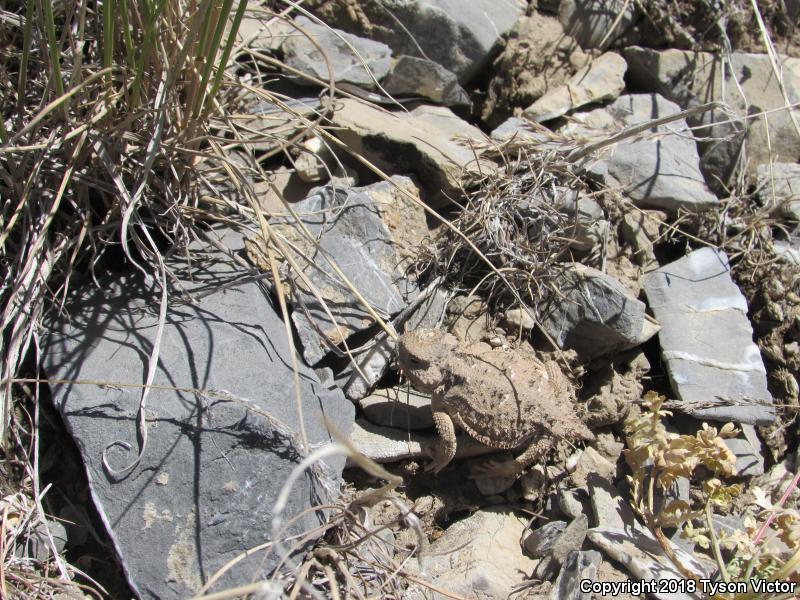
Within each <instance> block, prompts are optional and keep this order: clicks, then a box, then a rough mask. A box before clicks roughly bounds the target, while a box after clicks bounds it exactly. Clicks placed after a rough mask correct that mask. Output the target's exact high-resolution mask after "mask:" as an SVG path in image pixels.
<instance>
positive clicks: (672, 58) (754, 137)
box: [624, 46, 800, 181]
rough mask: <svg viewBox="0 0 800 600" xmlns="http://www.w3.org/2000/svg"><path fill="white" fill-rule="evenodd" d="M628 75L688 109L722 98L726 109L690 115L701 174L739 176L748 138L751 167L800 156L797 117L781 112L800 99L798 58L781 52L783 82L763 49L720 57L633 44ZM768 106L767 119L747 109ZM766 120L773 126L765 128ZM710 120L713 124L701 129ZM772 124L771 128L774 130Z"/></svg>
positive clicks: (627, 53) (626, 52)
mask: <svg viewBox="0 0 800 600" xmlns="http://www.w3.org/2000/svg"><path fill="white" fill-rule="evenodd" d="M624 55H625V58H626V60H627V61H628V79H629V80H630V82H631V83H633V84H635V85H636V86H637V87H638V88H640V89H645V90H648V91H653V92H658V93H659V94H661V95H662V96H665V97H666V98H668V99H669V100H672V101H673V102H677V103H678V104H679V105H680V106H681V107H682V108H688V107H690V106H694V105H697V104H703V103H706V102H712V101H716V102H719V103H720V106H719V107H718V108H716V109H714V110H710V111H706V112H704V113H702V114H700V115H697V116H695V117H693V118H691V119H690V124H691V125H692V126H693V127H698V128H697V129H695V130H694V133H695V135H696V136H698V138H706V141H704V142H702V143H701V144H700V146H701V154H702V157H703V159H702V165H703V171H704V172H705V173H707V175H709V181H714V178H715V177H718V178H720V179H721V180H722V181H726V180H728V178H729V177H730V176H731V175H732V174H733V173H735V167H736V166H737V165H738V164H739V159H740V153H741V149H742V143H743V142H744V143H745V144H746V150H745V151H746V156H747V164H748V170H749V171H750V173H751V174H752V172H753V171H755V169H756V167H757V165H759V164H764V163H768V162H770V161H777V162H794V161H796V160H797V157H798V156H800V136H798V135H797V132H796V130H795V125H794V123H793V120H792V115H791V114H790V111H788V110H780V109H781V108H783V107H784V106H785V105H786V100H785V99H784V96H783V91H782V90H781V83H782V84H783V86H784V89H785V91H786V95H787V97H788V100H789V103H797V102H800V58H789V57H786V56H782V55H778V62H779V65H778V68H779V69H780V71H781V78H780V82H781V83H779V82H778V78H777V77H775V72H774V70H773V67H772V63H771V59H770V57H769V56H768V55H767V54H765V53H760V54H750V53H746V52H733V53H730V54H728V55H726V56H724V57H723V56H718V55H715V54H712V53H710V52H696V51H693V50H677V49H667V50H653V49H651V48H640V47H636V46H630V47H627V48H625V50H624ZM762 111H769V113H768V114H767V115H766V118H765V117H763V116H760V117H758V118H753V119H747V120H745V117H746V116H747V115H748V114H755V113H760V112H762ZM767 123H768V125H767ZM701 125H708V126H709V127H700V126H701ZM768 128H769V129H768Z"/></svg>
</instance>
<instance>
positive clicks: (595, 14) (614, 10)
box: [558, 0, 636, 50]
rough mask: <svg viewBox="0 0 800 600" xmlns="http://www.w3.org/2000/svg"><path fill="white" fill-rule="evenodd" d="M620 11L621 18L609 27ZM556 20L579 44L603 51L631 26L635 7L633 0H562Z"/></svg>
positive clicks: (634, 18)
mask: <svg viewBox="0 0 800 600" xmlns="http://www.w3.org/2000/svg"><path fill="white" fill-rule="evenodd" d="M620 12H622V18H621V19H620V20H619V22H618V23H617V24H616V26H615V28H614V29H612V28H611V27H612V26H613V25H614V24H615V22H616V21H617V19H618V17H619V14H620ZM558 20H559V21H561V25H562V26H563V27H564V31H565V32H566V34H567V35H571V36H572V37H574V38H575V39H576V40H577V41H578V43H579V44H580V45H581V47H583V48H585V49H587V50H588V49H589V48H599V49H600V50H605V49H606V48H608V47H609V46H611V44H612V43H613V42H614V40H616V39H617V38H619V37H622V36H623V35H624V34H625V33H626V32H628V31H629V30H630V29H631V27H632V26H633V24H634V23H635V21H636V7H635V3H634V2H625V1H624V0H561V2H560V4H559V10H558Z"/></svg>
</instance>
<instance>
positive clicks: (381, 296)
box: [270, 176, 428, 364]
mask: <svg viewBox="0 0 800 600" xmlns="http://www.w3.org/2000/svg"><path fill="white" fill-rule="evenodd" d="M397 188H400V189H401V190H405V191H406V192H407V193H409V194H411V195H412V196H416V195H417V194H418V191H417V188H416V186H415V185H414V183H413V182H412V181H411V180H410V179H408V178H407V177H399V176H396V177H393V178H392V180H391V181H388V182H386V181H383V182H379V183H375V184H372V185H369V186H365V187H361V188H351V189H349V190H343V189H341V188H338V187H335V186H325V187H321V188H317V189H316V190H314V191H313V192H312V194H311V195H310V196H308V197H307V198H306V199H304V200H301V201H300V202H298V203H296V204H295V205H294V206H293V209H294V210H295V212H296V213H297V214H298V216H299V217H300V219H301V220H302V222H303V224H304V225H305V227H306V228H307V229H308V231H309V232H310V233H311V235H312V236H314V237H315V238H316V239H317V240H318V244H319V246H318V247H317V246H315V245H314V244H312V243H311V241H310V240H308V238H306V237H304V236H303V235H302V234H301V233H300V232H299V231H298V229H299V228H298V227H297V224H296V223H295V222H294V219H293V218H286V217H276V218H273V219H272V220H271V221H270V222H271V223H272V224H273V225H274V227H275V228H276V229H277V230H278V231H280V232H281V233H282V234H283V235H284V236H286V237H287V239H289V240H291V241H292V242H293V243H294V251H293V252H292V256H293V258H294V260H295V261H296V262H297V265H298V266H299V267H300V269H301V270H302V274H301V273H297V272H295V271H294V270H290V271H289V275H290V277H291V279H292V282H293V286H292V302H293V305H294V308H295V310H294V311H293V313H292V320H293V321H294V324H295V326H296V327H297V333H298V336H299V337H300V341H301V342H302V344H303V357H304V358H305V359H306V361H307V362H308V363H309V364H314V363H316V362H318V361H319V360H321V359H322V358H323V357H324V356H325V354H326V353H327V352H328V351H329V350H330V349H331V348H332V347H333V346H336V345H339V344H341V343H342V342H343V341H345V340H347V338H348V337H350V335H351V334H353V333H355V332H358V331H362V330H364V329H367V328H368V327H370V326H372V325H373V323H374V320H373V317H372V316H371V315H370V313H369V311H368V310H367V309H366V308H365V307H364V306H363V304H362V303H361V302H360V301H359V300H358V299H357V297H356V296H355V294H354V293H353V292H352V291H351V290H350V288H349V287H348V285H347V282H346V281H345V280H344V279H343V278H342V277H341V276H340V275H339V274H338V273H337V272H336V270H335V269H334V268H333V266H332V265H331V264H330V262H329V261H332V262H333V263H335V264H336V265H337V266H338V268H339V270H341V272H342V273H343V274H344V275H345V277H346V278H347V279H348V280H349V281H350V283H352V284H353V285H354V286H355V287H356V289H357V290H358V291H359V292H360V293H361V295H362V296H363V297H364V298H365V299H366V300H367V302H369V303H370V305H371V306H372V307H373V309H374V310H375V312H376V313H377V314H378V315H380V316H381V317H382V318H383V319H387V318H389V317H390V316H392V315H394V314H396V313H398V312H400V311H401V310H402V309H403V308H405V307H406V306H407V302H408V299H409V297H410V295H411V294H413V293H415V287H414V284H413V283H411V282H409V281H407V280H406V279H405V277H404V276H403V271H404V261H405V260H410V258H411V252H412V248H413V247H414V246H415V245H416V244H418V243H419V242H420V241H421V240H422V237H423V236H424V235H425V234H426V233H427V231H428V228H427V225H426V223H425V216H424V213H423V211H422V209H421V208H420V207H419V206H417V205H416V204H413V203H412V202H410V201H409V200H408V199H407V198H405V197H404V196H403V195H402V193H401V191H400V190H398V189H397ZM309 284H312V285H313V286H314V287H315V288H316V291H317V294H319V296H321V298H322V299H324V301H325V303H326V304H327V307H328V310H329V311H330V313H331V315H333V317H334V319H335V320H336V322H335V323H333V322H331V319H330V317H329V316H328V313H327V312H326V311H325V308H324V306H323V305H322V303H321V302H320V300H319V299H318V298H317V295H316V294H315V293H314V290H313V289H312V288H311V287H310V285H309ZM379 362H380V363H381V364H385V357H380V361H379Z"/></svg>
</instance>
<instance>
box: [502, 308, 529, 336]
mask: <svg viewBox="0 0 800 600" xmlns="http://www.w3.org/2000/svg"><path fill="white" fill-rule="evenodd" d="M503 317H504V318H505V322H506V325H508V327H509V328H511V329H512V330H513V331H530V330H531V329H533V328H534V327H535V326H536V321H535V320H534V319H533V317H531V315H530V314H528V311H526V310H523V309H521V308H509V309H508V310H507V311H506V312H505V314H504V315H503Z"/></svg>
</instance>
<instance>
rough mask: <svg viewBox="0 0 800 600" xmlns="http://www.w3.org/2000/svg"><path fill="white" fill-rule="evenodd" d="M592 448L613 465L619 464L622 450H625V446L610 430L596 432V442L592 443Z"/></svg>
mask: <svg viewBox="0 0 800 600" xmlns="http://www.w3.org/2000/svg"><path fill="white" fill-rule="evenodd" d="M591 446H592V447H593V448H595V449H596V450H597V452H599V453H600V456H602V457H603V458H605V459H606V460H607V461H609V462H610V463H612V464H616V463H617V461H618V460H619V457H620V456H621V455H622V450H623V449H624V448H625V444H624V443H622V442H620V441H618V440H617V438H616V437H615V436H614V433H613V432H612V431H610V430H608V431H595V432H594V442H592V444H591Z"/></svg>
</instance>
